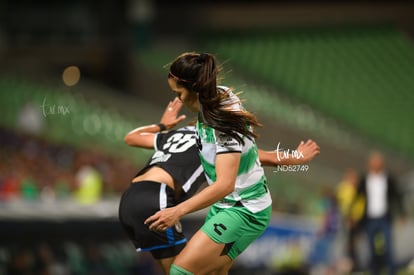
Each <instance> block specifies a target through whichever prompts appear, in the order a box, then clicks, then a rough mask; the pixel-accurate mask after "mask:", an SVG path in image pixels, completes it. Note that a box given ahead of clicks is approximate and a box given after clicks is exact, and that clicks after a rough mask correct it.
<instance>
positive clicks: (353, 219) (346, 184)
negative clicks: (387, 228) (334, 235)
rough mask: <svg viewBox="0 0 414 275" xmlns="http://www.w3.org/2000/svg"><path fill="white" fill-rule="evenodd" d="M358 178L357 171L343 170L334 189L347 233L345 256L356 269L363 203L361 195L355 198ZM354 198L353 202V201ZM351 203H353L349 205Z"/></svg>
mask: <svg viewBox="0 0 414 275" xmlns="http://www.w3.org/2000/svg"><path fill="white" fill-rule="evenodd" d="M358 180H359V179H358V173H357V171H356V170H355V169H348V170H346V171H345V173H344V176H343V179H342V181H341V182H340V183H339V184H338V187H337V191H336V197H337V201H338V205H339V209H340V211H341V217H342V224H343V226H344V228H345V231H346V234H347V244H346V256H347V257H348V258H349V261H351V265H352V268H353V269H358V263H357V258H356V254H355V245H356V237H357V234H358V233H359V232H360V231H361V225H362V223H361V220H362V216H363V214H364V205H365V200H364V198H363V197H361V196H360V197H359V198H356V193H357V188H358ZM354 200H355V203H353V201H354ZM351 204H353V205H352V206H351Z"/></svg>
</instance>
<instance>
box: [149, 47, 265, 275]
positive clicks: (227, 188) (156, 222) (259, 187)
mask: <svg viewBox="0 0 414 275" xmlns="http://www.w3.org/2000/svg"><path fill="white" fill-rule="evenodd" d="M218 71H219V70H218V66H217V64H216V60H215V58H214V56H213V55H210V54H198V53H184V54H182V55H180V56H178V57H177V58H176V60H175V61H174V62H173V63H172V65H171V66H170V72H169V75H168V84H169V86H170V88H171V90H172V91H173V92H174V93H175V94H176V95H177V97H178V98H179V99H180V100H181V101H182V102H183V103H184V105H186V106H187V107H188V108H189V109H190V110H192V111H194V112H198V120H197V125H196V130H197V131H196V134H197V143H198V144H197V145H198V149H199V155H200V160H201V163H202V166H203V168H204V172H205V175H206V177H207V181H208V183H209V186H208V187H206V188H204V189H203V190H202V191H200V192H199V193H197V194H196V195H194V196H193V197H191V198H189V199H188V200H186V201H183V202H181V203H179V204H178V205H176V206H174V207H170V208H166V209H164V210H161V211H158V212H157V213H155V214H154V215H153V216H151V217H149V218H148V219H147V220H146V221H145V223H146V224H147V225H149V228H150V229H151V230H157V231H165V230H167V229H168V228H170V227H171V226H173V225H174V224H176V223H177V222H178V221H179V219H180V218H181V217H182V216H184V215H186V214H188V213H191V212H194V211H197V210H200V209H202V208H205V207H207V206H211V208H210V212H209V214H208V216H207V218H206V220H205V223H204V225H203V226H202V228H201V229H200V230H199V231H198V232H197V233H196V234H195V235H194V236H193V238H192V239H191V241H190V242H189V243H188V244H187V246H186V247H185V248H184V249H183V250H182V251H181V253H180V254H179V255H178V256H177V257H176V259H175V260H174V264H172V266H171V269H170V274H171V275H176V274H208V273H212V272H213V273H216V274H227V272H228V270H229V269H230V267H231V265H232V262H233V260H234V259H235V258H236V257H237V256H238V255H239V254H240V253H242V252H243V251H244V250H245V249H246V248H247V247H248V246H249V245H250V243H252V242H253V241H254V240H255V239H256V238H258V237H259V236H260V235H261V234H262V233H263V232H264V230H265V229H266V228H267V226H268V224H269V222H270V217H271V204H272V201H271V197H270V194H269V191H268V188H267V186H266V177H265V175H264V171H263V168H262V167H261V165H260V161H259V153H258V150H257V147H256V144H255V140H254V138H255V137H256V135H255V134H254V132H253V131H252V128H253V127H254V126H259V125H260V124H259V122H258V121H257V120H256V118H255V116H254V115H253V114H251V113H249V112H247V111H246V110H244V109H243V107H242V105H241V102H240V100H239V98H238V97H237V96H236V95H234V94H233V93H232V92H231V90H230V89H228V88H227V87H224V86H217V75H218Z"/></svg>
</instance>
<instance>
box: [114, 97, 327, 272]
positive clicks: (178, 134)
mask: <svg viewBox="0 0 414 275" xmlns="http://www.w3.org/2000/svg"><path fill="white" fill-rule="evenodd" d="M181 107H182V102H181V101H180V100H179V99H178V98H175V99H174V101H172V102H170V103H169V104H168V106H167V107H166V109H165V111H164V114H163V115H162V118H161V123H159V124H152V125H147V126H142V127H139V128H137V129H135V130H132V131H131V132H129V133H128V134H127V135H126V136H125V142H126V143H127V144H128V145H130V146H135V147H141V148H155V150H156V151H155V153H154V154H153V156H152V157H151V158H150V160H149V161H148V163H147V165H146V166H145V167H144V168H143V169H142V170H141V171H140V172H138V174H137V176H136V177H135V178H134V179H133V180H132V183H131V184H130V186H129V187H128V189H127V190H126V191H125V192H124V194H123V195H122V198H121V202H120V206H119V219H120V221H121V224H122V226H123V227H124V229H125V231H126V233H127V234H128V236H129V238H130V239H131V241H132V242H133V243H134V245H135V247H136V249H137V251H140V252H145V251H147V252H150V253H151V254H152V256H153V257H154V258H155V259H156V260H157V261H158V262H159V263H160V264H161V267H162V269H163V271H164V272H165V273H166V274H168V273H169V270H170V266H171V264H172V262H173V260H174V257H175V256H176V255H177V254H178V253H179V252H180V251H181V250H182V249H183V248H184V246H185V244H186V241H187V240H186V238H185V236H184V235H183V234H182V230H181V227H180V224H179V222H178V223H177V224H176V225H174V226H172V227H170V228H169V229H168V230H166V231H165V232H160V231H154V230H153V231H151V230H149V227H148V226H147V225H144V220H145V219H146V218H147V217H148V216H149V215H151V214H153V213H155V212H157V211H158V210H161V209H164V208H167V207H172V206H175V205H177V204H178V203H179V202H180V201H184V200H186V199H188V198H190V197H191V196H193V195H194V194H195V193H197V192H198V191H199V190H200V189H202V188H203V187H205V186H206V184H205V182H206V179H205V177H204V171H203V169H202V167H201V163H200V158H199V157H198V149H197V147H196V139H195V128H194V127H192V126H191V127H184V128H179V129H177V130H170V129H172V128H173V127H174V126H176V125H177V124H178V123H179V122H181V121H182V120H184V119H185V117H184V116H179V111H180V109H181ZM164 128H165V129H168V130H169V131H162V132H160V131H161V130H164ZM297 151H300V152H302V153H303V155H304V157H303V159H301V160H295V162H294V163H299V161H301V162H302V163H304V162H308V161H310V160H311V159H313V157H314V156H315V155H317V154H318V153H319V147H318V145H317V144H316V143H315V142H313V141H310V140H308V141H307V142H306V143H303V142H301V143H300V144H299V146H298V148H297ZM259 152H260V156H261V161H263V163H264V164H265V165H269V166H272V165H273V166H274V165H278V164H289V163H287V161H291V160H285V159H284V160H280V161H279V159H281V158H277V156H276V153H275V152H274V151H261V150H259ZM290 159H294V158H290ZM294 163H292V164H294Z"/></svg>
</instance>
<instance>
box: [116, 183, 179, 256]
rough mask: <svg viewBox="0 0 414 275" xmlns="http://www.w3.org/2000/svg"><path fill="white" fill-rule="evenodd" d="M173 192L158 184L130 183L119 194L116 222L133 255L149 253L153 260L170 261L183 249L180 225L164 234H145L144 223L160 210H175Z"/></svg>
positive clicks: (147, 230)
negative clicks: (117, 219)
mask: <svg viewBox="0 0 414 275" xmlns="http://www.w3.org/2000/svg"><path fill="white" fill-rule="evenodd" d="M176 204H177V203H176V200H175V196H174V190H173V189H171V188H170V187H168V186H167V185H165V184H163V183H159V182H152V181H142V182H136V183H131V184H130V185H129V187H128V189H127V190H126V191H125V192H124V193H123V194H122V197H121V201H120V204H119V220H120V221H121V224H122V226H123V228H124V229H125V231H126V233H127V234H128V236H129V238H130V239H131V241H132V242H133V243H134V245H135V248H136V249H137V251H149V252H151V254H152V256H153V257H154V258H155V259H163V258H169V257H174V256H176V255H178V253H180V251H181V250H182V249H183V248H184V246H185V244H186V242H187V239H186V238H185V236H184V234H183V233H182V229H181V225H176V226H173V227H170V228H168V229H167V230H166V231H165V232H156V231H151V230H149V227H148V225H145V224H144V221H145V220H146V219H147V218H148V217H149V216H151V215H154V214H155V213H156V212H157V211H159V210H160V209H164V208H167V207H172V206H175V205H176Z"/></svg>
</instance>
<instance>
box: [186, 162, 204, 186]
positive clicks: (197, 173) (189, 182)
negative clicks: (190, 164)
mask: <svg viewBox="0 0 414 275" xmlns="http://www.w3.org/2000/svg"><path fill="white" fill-rule="evenodd" d="M202 173H204V169H203V166H202V165H201V164H200V166H198V168H197V169H196V170H195V171H194V173H193V174H192V175H191V177H190V178H189V179H188V180H187V181H186V182H185V183H184V185H183V190H184V192H186V193H187V192H188V190H190V188H191V186H192V185H193V183H194V182H195V180H196V179H197V178H198V177H199V176H200V175H201V174H202Z"/></svg>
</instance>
